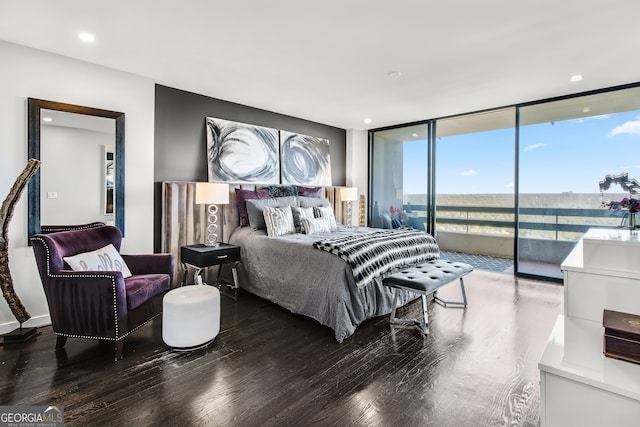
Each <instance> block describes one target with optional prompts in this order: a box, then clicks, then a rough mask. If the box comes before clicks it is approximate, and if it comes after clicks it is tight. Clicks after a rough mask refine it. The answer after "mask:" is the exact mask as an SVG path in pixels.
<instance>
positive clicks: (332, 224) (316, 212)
mask: <svg viewBox="0 0 640 427" xmlns="http://www.w3.org/2000/svg"><path fill="white" fill-rule="evenodd" d="M313 216H315V217H316V218H327V220H328V221H329V229H330V230H335V229H336V228H338V224H337V223H336V217H335V215H334V214H333V209H331V207H330V206H314V208H313Z"/></svg>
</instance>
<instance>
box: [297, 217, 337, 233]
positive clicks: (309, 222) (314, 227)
mask: <svg viewBox="0 0 640 427" xmlns="http://www.w3.org/2000/svg"><path fill="white" fill-rule="evenodd" d="M301 222H302V227H303V228H304V233H305V234H315V233H328V232H330V231H331V229H330V228H329V220H328V218H305V219H303V220H302V221H301Z"/></svg>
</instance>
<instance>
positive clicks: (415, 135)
mask: <svg viewBox="0 0 640 427" xmlns="http://www.w3.org/2000/svg"><path fill="white" fill-rule="evenodd" d="M411 136H413V137H414V138H417V137H419V136H420V135H418V134H417V133H415V132H414V133H413V135H411Z"/></svg>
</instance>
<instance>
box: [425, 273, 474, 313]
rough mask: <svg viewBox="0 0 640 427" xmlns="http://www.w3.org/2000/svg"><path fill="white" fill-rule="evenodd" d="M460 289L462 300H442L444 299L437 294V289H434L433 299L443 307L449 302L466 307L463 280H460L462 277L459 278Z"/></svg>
mask: <svg viewBox="0 0 640 427" xmlns="http://www.w3.org/2000/svg"><path fill="white" fill-rule="evenodd" d="M460 290H461V291H462V301H447V300H444V299H442V298H440V297H439V296H438V291H435V292H434V293H433V299H434V300H435V301H436V302H438V303H440V304H442V306H443V307H446V306H447V304H449V305H456V306H462V307H464V308H466V307H467V293H466V292H465V290H464V280H462V277H461V278H460Z"/></svg>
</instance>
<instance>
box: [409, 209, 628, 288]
mask: <svg viewBox="0 0 640 427" xmlns="http://www.w3.org/2000/svg"><path fill="white" fill-rule="evenodd" d="M403 210H404V211H405V212H411V213H412V215H417V216H418V219H419V221H420V222H422V223H424V221H425V220H426V206H425V205H413V204H406V205H403ZM519 211H520V218H519V219H520V221H519V224H518V231H519V244H518V245H519V246H518V250H519V260H518V270H519V273H526V274H532V275H537V276H544V277H550V278H554V279H561V278H562V272H561V271H560V264H561V263H562V261H563V260H564V259H565V258H566V257H567V255H568V254H569V252H571V250H572V249H573V247H574V246H575V244H576V242H577V241H578V240H579V239H580V238H581V237H582V235H583V234H584V233H586V232H587V230H589V229H590V228H614V227H619V226H621V225H625V224H626V217H627V212H626V211H616V210H609V209H603V208H600V209H577V208H530V207H526V208H523V207H521V208H520V209H519ZM515 227H516V222H515V209H514V208H506V207H488V206H452V205H437V206H436V238H437V240H438V244H439V246H440V248H441V250H442V251H445V252H459V253H464V254H478V255H485V256H492V257H498V258H507V259H513V258H514V243H513V239H514V237H515Z"/></svg>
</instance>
